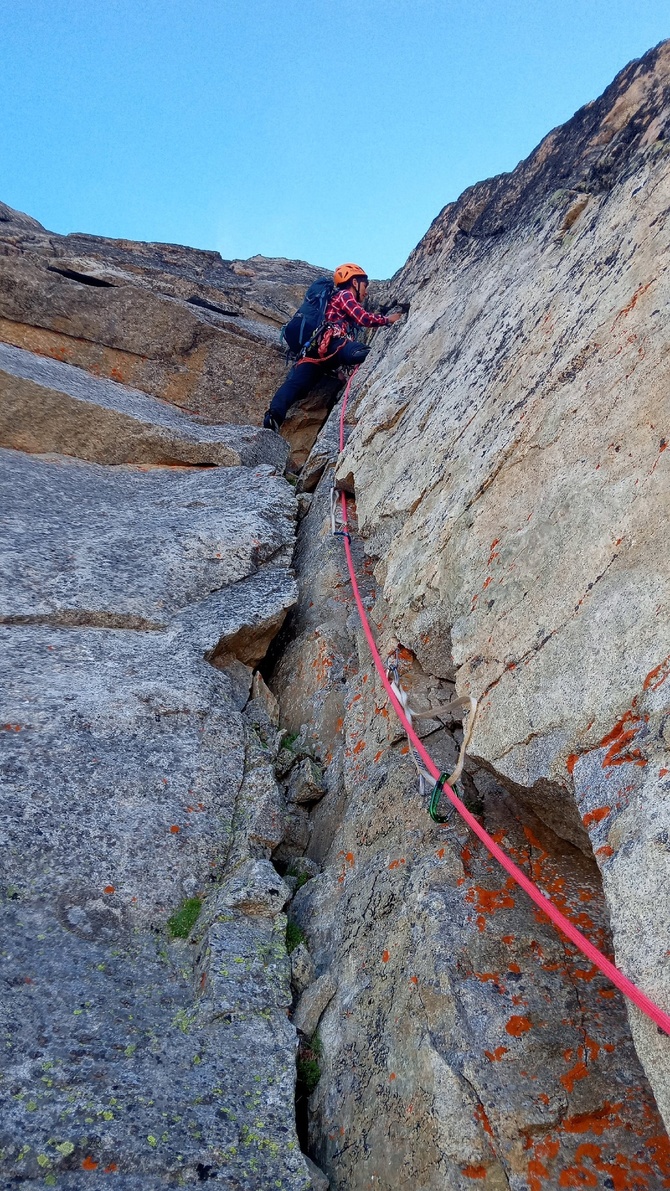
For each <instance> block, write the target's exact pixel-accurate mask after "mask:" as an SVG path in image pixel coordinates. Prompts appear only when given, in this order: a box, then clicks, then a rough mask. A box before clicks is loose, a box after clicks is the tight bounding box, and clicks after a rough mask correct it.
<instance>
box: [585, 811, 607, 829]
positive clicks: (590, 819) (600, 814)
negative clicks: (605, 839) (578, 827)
mask: <svg viewBox="0 0 670 1191" xmlns="http://www.w3.org/2000/svg"><path fill="white" fill-rule="evenodd" d="M611 810H612V808H611V806H599V807H596V809H595V810H594V811H588V813H587V814H586V815H582V823H583V824H584V826H585V827H590V826H591V824H592V823H601V822H602V820H603V819H606V818H607V816H608V815H609V814H610V812H611Z"/></svg>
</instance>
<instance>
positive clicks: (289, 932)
mask: <svg viewBox="0 0 670 1191" xmlns="http://www.w3.org/2000/svg"><path fill="white" fill-rule="evenodd" d="M304 942H305V936H304V935H303V933H302V931H301V929H300V927H299V926H296V924H295V922H287V923H286V950H287V951H288V954H289V955H290V954H291V952H292V951H295V949H296V947H298V946H299V944H300V943H304Z"/></svg>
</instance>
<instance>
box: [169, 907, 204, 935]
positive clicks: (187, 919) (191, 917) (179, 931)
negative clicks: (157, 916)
mask: <svg viewBox="0 0 670 1191" xmlns="http://www.w3.org/2000/svg"><path fill="white" fill-rule="evenodd" d="M201 908H202V902H201V900H200V898H199V897H187V898H185V899H184V901H183V902H182V903H181V905H180V907H179V909H178V910H177V911H176V912H175V913H174V914H173V915H172V917H171V918H169V919H168V924H167V926H168V931H169V934H170V938H171V939H188V936H189V935H190V933H191V931H192V930H193V927H194V926H195V924H196V922H197V920H198V915H199V914H200V910H201Z"/></svg>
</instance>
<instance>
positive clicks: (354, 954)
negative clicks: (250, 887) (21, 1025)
mask: <svg viewBox="0 0 670 1191" xmlns="http://www.w3.org/2000/svg"><path fill="white" fill-rule="evenodd" d="M669 121H670V48H669V46H668V44H667V43H665V44H663V45H661V46H660V47H658V49H657V50H655V51H652V52H650V54H648V55H647V56H646V57H645V58H644V59H642V60H641V62H639V63H633V64H631V66H629V67H628V68H626V70H625V71H623V72H622V74H621V75H620V76H619V77H618V78H617V79H616V80H615V82H614V83H613V84H612V86H611V87H610V88H609V89H608V91H607V92H606V93H605V94H604V96H603V97H602V98H601V99H600V100H598V101H597V102H595V103H593V104H590V105H588V106H587V107H586V108H585V109H583V110H582V111H580V112H578V113H577V115H576V116H575V117H574V119H573V120H572V121H570V122H569V124H567V125H566V126H565V127H564V128H561V129H557V130H555V131H554V132H553V133H551V134H550V135H549V136H548V137H547V138H546V139H545V141H544V142H543V143H542V144H541V145H540V147H539V148H538V149H537V150H536V152H535V153H534V154H533V155H532V156H531V157H530V158H529V159H528V161H527V162H524V163H522V164H521V165H520V166H519V167H518V169H517V170H516V171H515V172H514V173H513V174H511V175H506V176H503V177H500V178H497V179H493V180H492V181H490V182H486V183H483V184H481V185H480V186H477V187H474V188H473V189H472V190H471V191H468V192H466V194H465V195H463V197H462V198H461V199H460V200H459V201H458V203H456V204H453V205H451V206H449V207H447V208H445V210H444V211H443V212H442V213H441V215H440V216H439V217H438V219H437V220H436V221H435V223H434V224H433V225H432V227H431V229H430V230H429V232H428V234H427V235H426V237H425V238H424V240H423V241H422V242H421V244H420V245H419V246H418V248H417V249H416V251H415V252H414V253H413V254H412V256H411V257H410V259H409V261H408V263H407V265H406V266H405V268H404V269H403V270H401V271H400V273H399V274H398V275H397V276H396V277H395V278H394V279H393V281H392V282H391V283H390V285H389V287H388V297H389V298H392V297H397V298H401V299H403V300H406V301H409V302H410V303H411V310H410V315H409V318H408V320H407V322H406V323H405V324H404V325H402V327H401V328H395V329H393V330H390V331H388V332H384V333H382V334H381V335H380V337H379V339H378V340H377V343H378V345H379V346H378V348H376V349H375V350H374V351H373V353H372V355H371V357H370V359H369V360H368V362H367V364H366V367H365V369H364V370H362V371H361V373H360V374H359V377H358V378H357V380H356V386H355V393H354V403H353V406H352V411H351V415H350V436H349V440H348V445H347V448H346V450H345V454H344V457H343V459H342V460H341V461H340V463H339V465H338V476H339V478H340V480H341V482H343V483H345V484H347V485H348V486H349V487H350V489H352V490H354V489H355V493H356V505H357V514H358V530H359V533H360V539H359V541H358V544H357V554H358V565H359V570H360V572H361V573H362V574H363V575H364V577H365V585H366V598H367V600H368V605H369V607H370V610H371V614H372V620H373V625H374V626H375V628H376V632H377V634H378V640H379V643H380V649H381V650H382V653H383V654H384V652H385V651H388V650H395V648H396V647H398V649H399V654H398V656H399V659H400V664H401V670H402V675H403V681H404V683H405V685H406V687H407V688H408V689H409V690H410V696H411V699H412V703H413V704H414V705H415V706H418V707H420V708H422V709H423V710H424V714H425V716H426V718H425V719H424V720H423V721H422V728H421V731H422V734H423V735H425V736H426V737H427V738H428V740H427V743H428V744H429V747H430V750H431V752H432V753H433V755H434V757H435V759H436V761H437V763H438V764H440V765H441V766H443V767H444V768H447V769H448V768H450V766H451V764H452V762H453V759H454V757H455V754H456V747H457V742H458V739H459V736H458V727H457V725H453V724H450V723H449V722H447V726H446V729H443V728H442V727H441V723H440V720H439V718H438V717H436V716H435V715H433V717H432V719H431V717H430V712H431V711H432V712H434V713H435V712H439V708H440V705H444V704H446V703H447V702H448V700H449V698H450V696H451V695H452V693H453V692H454V691H456V692H457V693H458V694H465V693H472V694H474V695H475V696H476V697H477V698H478V699H479V701H480V712H479V716H478V719H477V724H476V728H475V735H474V738H473V741H472V745H471V750H470V752H471V761H470V762H469V764H468V767H467V769H466V774H465V776H464V782H463V790H464V794H465V796H466V799H467V800H468V801H469V803H470V805H471V807H472V809H473V810H475V812H476V813H478V814H480V815H481V816H482V820H483V822H484V824H485V826H486V827H487V829H488V830H489V831H491V832H492V833H493V834H494V836H495V838H496V839H498V840H499V841H501V843H502V844H503V846H505V847H506V848H507V850H508V851H509V852H510V854H511V855H512V856H513V857H514V858H515V859H516V860H517V862H518V863H520V864H521V865H522V866H523V867H524V868H525V870H526V871H527V872H528V873H529V875H531V876H532V877H533V879H534V880H535V881H536V882H537V883H538V884H539V885H540V887H541V888H542V889H543V890H544V891H545V892H546V893H547V894H548V895H550V896H552V897H553V898H554V900H555V901H556V903H557V904H558V905H559V907H560V908H561V909H562V910H563V912H564V913H566V914H568V916H569V917H571V918H572V920H573V921H575V922H576V923H577V924H578V925H579V926H580V927H581V929H583V930H584V931H585V932H586V933H587V934H588V935H589V936H590V937H591V938H592V939H593V940H594V941H595V942H596V944H597V945H598V946H599V947H601V948H602V949H603V950H604V951H605V952H606V953H608V954H613V953H614V954H615V955H616V961H617V963H618V964H619V965H620V967H621V968H622V969H623V970H624V971H626V972H627V973H628V974H629V975H630V976H631V977H632V978H633V979H635V980H637V981H638V982H639V983H640V984H641V985H642V987H644V988H645V989H646V991H647V992H648V993H649V994H650V995H651V996H652V997H654V998H655V999H656V1000H657V1001H658V1002H659V1003H660V1004H661V1005H663V1006H665V1007H666V1009H667V1007H668V1004H669V1003H670V1001H669V998H670V983H669V982H670V967H669V965H668V952H667V937H668V926H669V924H670V919H669V918H668V914H669V908H668V907H669V902H668V893H667V890H668V887H669V885H668V876H669V875H670V873H669V871H668V863H667V862H668V855H670V853H669V852H668V848H667V839H666V836H667V834H668V826H669V824H668V806H669V805H670V804H669V803H668V788H670V787H668V773H669V771H670V762H669V761H668V759H667V740H666V735H667V727H666V720H667V686H666V678H667V675H668V673H669V672H670V671H669V670H668V664H667V659H668V656H669V655H670V639H669V637H668V624H669V623H670V619H669V616H668V595H669V591H668V579H669V576H668V568H667V550H666V548H665V539H664V534H665V521H666V520H667V497H666V492H667V488H668V483H667V479H668V477H667V474H666V473H667V467H668V464H667V459H668V454H667V452H666V445H667V441H668V440H669V436H670V417H669V415H670V406H669V405H668V400H667V388H668V384H667V382H668V376H667V351H666V339H667V330H668V325H669V321H668V320H669V314H670V312H669V308H668V294H667V283H666V277H667V254H668V236H667V210H668V207H669V206H670V190H669V187H668V179H669V177H670V174H669V169H670V166H669V164H668V162H669V158H668V150H667V139H666V138H667V134H668V131H670V124H669V123H668V122H669ZM332 438H333V435H332V431H331V434H330V439H331V441H332ZM322 441H323V448H322V449H321V454H320V456H318V457H317V455H318V453H317V455H315V456H314V459H313V461H308V464H307V469H306V471H307V475H308V476H312V475H314V476H316V475H318V472H319V470H320V468H322V467H323V465H324V458H328V434H326V435H324V438H323V440H322ZM335 455H336V452H335V450H331V452H330V459H331V464H332V462H333V461H334V459H335ZM306 482H307V484H308V486H311V484H312V482H313V481H312V480H311V479H308V480H307V481H306ZM329 483H330V475H328V474H326V475H325V476H324V478H323V479H322V480H321V481H320V483H319V486H318V487H317V489H316V492H315V494H314V497H313V499H312V503H311V507H310V510H309V513H308V515H307V517H306V519H305V520H304V521H303V523H302V527H301V531H300V540H299V548H298V554H297V566H298V572H299V576H300V580H301V597H300V601H299V604H298V606H297V609H296V610H295V611H294V612H293V613H292V614H291V618H290V623H289V624H288V625H287V628H286V630H285V640H284V648H283V652H282V654H281V656H280V658H279V660H278V663H277V665H276V668H275V673H274V677H273V689H274V690H275V693H276V694H277V697H278V698H279V700H280V705H281V711H282V716H283V717H284V718H285V720H286V722H287V723H289V724H290V725H291V726H292V727H293V728H294V729H295V730H298V729H299V727H300V725H301V724H304V723H306V724H311V725H312V732H313V738H314V745H315V748H316V749H317V750H318V752H319V755H320V757H321V759H322V761H323V762H324V763H326V764H327V766H328V768H327V775H326V780H327V783H328V795H327V796H326V798H325V799H324V800H323V801H322V802H321V803H320V804H319V806H318V808H317V809H316V810H315V811H314V812H313V814H312V834H311V841H310V844H309V848H308V854H309V855H310V856H311V857H312V858H313V859H314V860H315V861H317V862H318V863H319V864H320V865H321V866H322V872H321V873H320V875H319V876H317V877H316V878H315V879H313V880H311V881H309V882H308V883H307V885H306V886H305V887H304V888H303V889H301V890H300V891H299V892H298V894H297V895H296V898H295V901H294V903H293V909H292V911H291V912H292V914H293V915H294V916H295V918H296V920H297V921H298V923H299V924H300V926H301V928H302V929H303V931H304V932H305V934H306V936H307V941H308V944H309V947H310V951H311V953H312V955H313V957H314V959H315V962H316V967H317V973H319V974H320V975H321V976H325V975H326V974H327V975H328V977H329V980H330V982H331V984H332V985H334V984H336V985H337V992H336V994H335V996H334V997H333V999H332V1000H330V1002H329V1004H328V1005H327V1007H326V1008H325V1010H324V1012H323V1015H322V1017H321V1021H320V1024H319V1027H318V1037H319V1039H320V1043H318V1044H317V1049H319V1047H320V1049H321V1051H322V1056H323V1057H322V1076H321V1080H320V1082H319V1084H318V1086H317V1089H316V1091H315V1092H314V1093H313V1096H312V1100H311V1114H312V1115H311V1140H312V1144H313V1146H314V1147H315V1150H316V1152H317V1153H318V1155H319V1157H320V1159H321V1162H322V1164H323V1165H324V1166H325V1167H326V1168H327V1170H328V1173H329V1175H330V1177H331V1180H332V1185H333V1186H334V1187H341V1188H345V1187H346V1188H347V1189H348V1191H349V1189H351V1188H368V1187H380V1188H389V1189H391V1188H395V1187H399V1186H409V1185H412V1186H417V1187H425V1188H429V1187H430V1188H433V1187H434V1188H444V1187H450V1188H452V1187H453V1188H465V1187H470V1186H472V1185H473V1181H474V1184H475V1185H483V1186H490V1187H492V1188H493V1187H496V1188H497V1187H507V1186H509V1187H511V1188H514V1189H515V1191H543V1189H545V1188H546V1189H548V1188H554V1187H559V1186H560V1187H563V1186H582V1185H583V1186H593V1187H596V1186H600V1187H615V1188H618V1187H621V1188H624V1187H626V1188H640V1189H642V1188H648V1189H649V1191H652V1189H655V1188H660V1187H662V1186H665V1184H666V1182H667V1180H668V1178H670V1150H669V1148H668V1141H667V1135H666V1133H665V1129H664V1126H663V1122H662V1118H661V1116H660V1115H659V1111H658V1110H659V1108H660V1110H661V1112H662V1113H663V1114H664V1115H665V1117H666V1121H667V1120H668V1119H670V1115H669V1114H670V1102H669V1101H668V1089H669V1088H670V1083H669V1082H668V1081H669V1078H670V1051H669V1050H668V1047H669V1046H670V1040H668V1039H667V1038H666V1037H665V1036H662V1035H660V1034H659V1033H658V1032H657V1031H656V1028H655V1027H654V1026H653V1025H652V1024H651V1023H650V1022H649V1021H648V1020H646V1019H643V1018H642V1016H641V1015H640V1014H639V1013H638V1012H637V1011H636V1010H635V1009H634V1008H632V1007H630V1006H626V1005H624V1003H623V1001H622V1000H621V999H620V998H619V996H618V994H616V993H615V992H614V990H612V989H611V987H609V986H608V984H607V982H606V981H605V980H603V979H602V978H601V977H600V976H599V975H598V973H597V972H596V970H595V969H594V968H593V967H592V966H591V965H590V964H588V963H587V962H585V960H584V959H583V957H581V956H580V955H579V954H578V953H577V952H575V950H574V949H573V948H572V947H571V946H570V945H569V944H567V943H566V941H565V940H563V939H562V938H561V936H560V935H558V934H557V933H556V932H555V931H554V930H553V928H551V927H550V926H549V925H548V924H547V922H546V921H544V920H543V918H542V915H541V914H539V912H536V911H535V910H534V909H533V908H532V906H531V905H530V904H529V903H527V902H526V899H525V898H524V896H523V895H522V894H521V893H519V892H518V891H517V890H516V889H515V888H514V887H513V885H512V884H511V883H510V882H509V881H507V878H506V877H505V875H504V874H502V873H501V872H500V871H499V870H498V869H497V867H496V866H495V865H494V864H493V863H492V862H491V861H490V860H489V859H488V857H487V854H486V853H485V852H483V851H482V849H481V848H480V847H479V845H478V844H477V843H476V842H475V841H473V839H472V838H471V837H470V836H468V833H467V832H465V831H464V830H463V829H462V828H461V827H460V826H459V823H458V822H457V821H455V820H454V819H453V816H452V817H451V818H450V820H449V823H448V825H447V826H446V827H444V828H437V827H435V826H433V825H432V824H431V822H430V820H429V819H428V817H427V815H426V812H425V806H424V805H423V804H422V801H421V800H420V798H419V796H418V792H417V785H416V778H415V773H414V769H413V766H412V764H411V761H410V760H409V758H408V757H407V754H406V746H405V745H404V744H403V738H402V735H401V733H400V732H399V731H398V729H397V727H396V726H395V725H394V724H393V723H392V722H391V721H390V719H389V714H388V708H387V706H386V699H385V696H384V693H383V690H382V688H381V686H380V683H379V681H378V679H377V678H376V677H375V674H374V672H373V670H372V669H371V666H370V661H369V658H368V655H367V647H366V646H365V643H364V641H363V639H362V636H361V633H360V630H359V628H358V625H357V620H356V615H355V612H354V610H353V609H352V606H351V602H350V594H349V587H348V582H347V578H346V574H345V572H344V571H343V560H342V558H341V556H340V552H339V546H338V544H337V542H336V541H335V542H334V541H333V540H332V539H331V538H330V525H329V502H328V485H329ZM341 733H343V734H344V736H343V739H341ZM664 733H665V734H666V735H664ZM610 930H611V932H612V933H611V937H610ZM612 948H613V951H612ZM310 1024H313V1023H310ZM631 1030H632V1037H633V1038H634V1041H635V1048H636V1049H633V1044H632V1040H631V1032H630V1031H631ZM636 1050H637V1054H636ZM638 1056H639V1058H638ZM640 1059H641V1060H642V1063H643V1064H644V1071H643V1069H642V1067H641V1065H640ZM650 1085H651V1086H650ZM652 1089H653V1091H652Z"/></svg>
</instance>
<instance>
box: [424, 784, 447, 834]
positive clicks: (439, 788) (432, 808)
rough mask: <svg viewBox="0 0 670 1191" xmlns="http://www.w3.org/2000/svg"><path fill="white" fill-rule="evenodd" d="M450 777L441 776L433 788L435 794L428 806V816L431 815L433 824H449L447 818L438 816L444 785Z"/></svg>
mask: <svg viewBox="0 0 670 1191" xmlns="http://www.w3.org/2000/svg"><path fill="white" fill-rule="evenodd" d="M448 777H449V774H448V773H441V774H440V776H439V777H438V779H437V781H436V782H435V785H434V787H433V793H432V794H431V796H430V802H429V804H428V814H429V815H430V817H431V819H432V820H433V823H447V822H448V819H447V816H446V815H440V814H438V810H437V808H438V806H439V805H440V798H441V796H442V792H443V790H444V783H445V782H446V780H447V778H448Z"/></svg>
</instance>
